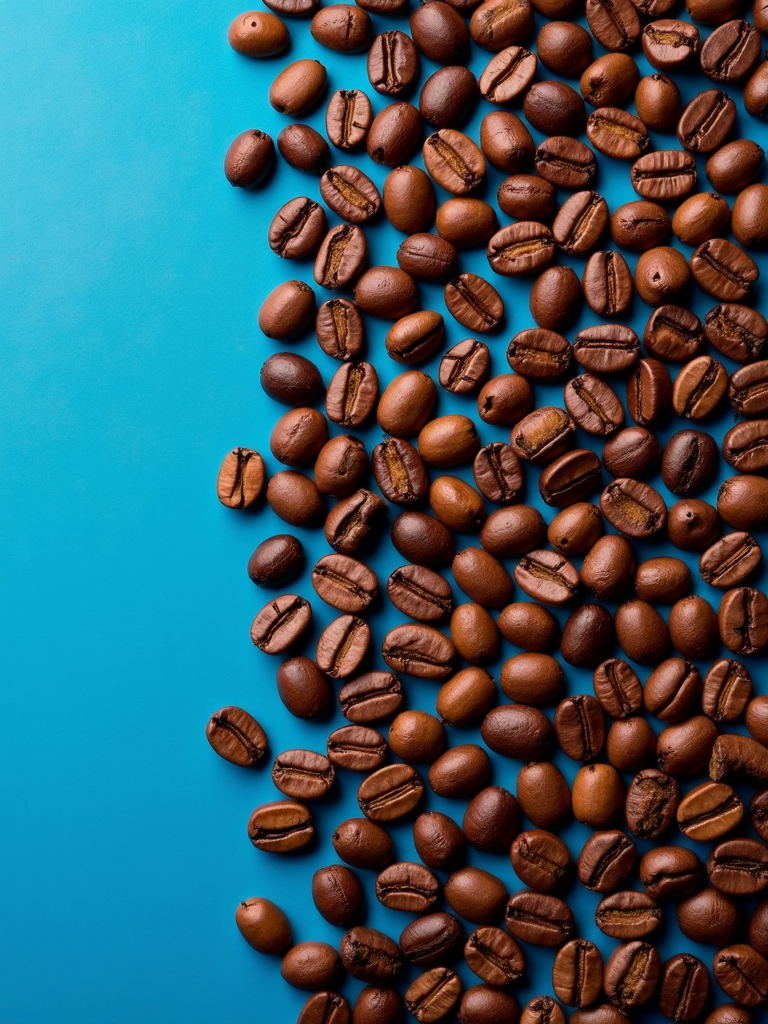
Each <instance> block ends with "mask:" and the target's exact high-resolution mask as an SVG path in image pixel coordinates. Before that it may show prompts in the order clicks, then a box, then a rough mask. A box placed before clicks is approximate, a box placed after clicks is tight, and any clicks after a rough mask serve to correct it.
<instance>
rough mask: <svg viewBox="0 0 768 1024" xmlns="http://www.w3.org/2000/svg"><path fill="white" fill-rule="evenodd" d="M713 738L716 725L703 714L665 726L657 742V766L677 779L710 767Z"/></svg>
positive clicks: (715, 733) (696, 773)
mask: <svg viewBox="0 0 768 1024" xmlns="http://www.w3.org/2000/svg"><path fill="white" fill-rule="evenodd" d="M716 737H717V726H716V725H715V724H714V722H712V721H710V719H708V718H707V717H706V716H705V715H694V717H693V718H689V719H688V721H686V722H680V723H678V724H676V725H669V726H667V728H666V729H664V731H663V732H662V733H661V734H660V735H659V738H658V740H657V743H656V757H657V761H658V764H659V767H660V768H661V769H662V770H663V771H665V772H666V773H667V774H668V775H674V776H675V777H676V778H689V777H690V776H692V775H698V774H699V773H700V772H703V771H704V770H705V768H706V767H707V765H708V764H709V760H710V757H711V755H712V747H713V745H714V742H715V739H716Z"/></svg>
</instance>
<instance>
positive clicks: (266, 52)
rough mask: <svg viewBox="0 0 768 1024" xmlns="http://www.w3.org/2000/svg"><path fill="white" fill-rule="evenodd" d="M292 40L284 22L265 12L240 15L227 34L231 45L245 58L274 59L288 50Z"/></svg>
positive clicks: (249, 12) (247, 12)
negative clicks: (277, 54)
mask: <svg viewBox="0 0 768 1024" xmlns="http://www.w3.org/2000/svg"><path fill="white" fill-rule="evenodd" d="M290 38H291V37H290V35H289V33H288V28H287V26H286V25H285V24H284V22H282V21H280V19H279V18H276V17H275V15H274V14H268V13H266V12H265V11H246V13H245V14H240V15H238V17H236V18H235V19H234V21H233V22H232V23H231V24H230V26H229V31H228V32H227V40H228V41H229V45H230V46H231V47H232V49H233V50H235V51H236V52H237V53H242V54H243V56H244V57H273V56H274V55H275V54H276V53H280V52H281V50H284V49H285V48H286V46H287V45H288V43H289V42H290Z"/></svg>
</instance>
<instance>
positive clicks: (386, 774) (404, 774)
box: [357, 764, 424, 821]
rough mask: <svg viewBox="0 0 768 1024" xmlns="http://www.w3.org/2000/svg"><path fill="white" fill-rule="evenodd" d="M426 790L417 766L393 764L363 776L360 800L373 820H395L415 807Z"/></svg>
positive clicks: (368, 816) (359, 790) (359, 793)
mask: <svg viewBox="0 0 768 1024" xmlns="http://www.w3.org/2000/svg"><path fill="white" fill-rule="evenodd" d="M423 792H424V785H423V783H422V781H421V778H420V777H419V774H418V772H417V771H416V770H415V769H414V768H412V767H411V766H410V765H406V764H392V765H388V766H387V767H386V768H379V770H378V771H375V772H373V774H372V775H369V776H368V778H367V779H364V780H363V782H362V783H361V784H360V786H359V788H358V790H357V802H358V804H359V805H360V810H361V811H362V812H363V814H364V815H365V816H366V817H367V818H369V819H370V820H371V821H395V820H396V819H398V818H402V817H403V816H404V815H406V814H408V813H409V811H412V810H413V808H414V807H415V806H416V805H417V804H418V802H419V801H420V799H421V796H422V793H423Z"/></svg>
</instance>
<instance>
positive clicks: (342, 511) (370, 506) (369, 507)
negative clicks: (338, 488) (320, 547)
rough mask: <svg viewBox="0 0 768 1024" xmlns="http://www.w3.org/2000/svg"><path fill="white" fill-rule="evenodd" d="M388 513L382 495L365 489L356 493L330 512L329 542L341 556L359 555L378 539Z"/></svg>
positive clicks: (327, 525) (340, 502) (343, 499)
mask: <svg viewBox="0 0 768 1024" xmlns="http://www.w3.org/2000/svg"><path fill="white" fill-rule="evenodd" d="M386 511H387V507H386V503H385V502H384V501H383V499H382V498H380V497H379V496H378V494H373V493H372V492H371V491H366V490H364V489H360V490H359V491H355V493H354V494H351V495H350V496H349V497H348V498H342V500H341V501H339V502H338V503H337V504H336V505H335V506H334V507H333V508H332V509H331V511H330V512H329V513H328V516H327V517H326V520H325V539H326V540H327V541H328V543H329V544H330V546H331V547H332V548H333V549H334V551H338V552H339V554H342V555H356V554H358V553H359V552H360V551H362V550H363V549H364V548H365V547H367V546H368V545H369V544H370V542H371V540H372V539H373V538H374V537H375V536H376V534H377V533H378V530H379V527H380V526H381V524H382V523H383V521H384V519H385V517H386Z"/></svg>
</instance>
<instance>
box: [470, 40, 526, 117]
mask: <svg viewBox="0 0 768 1024" xmlns="http://www.w3.org/2000/svg"><path fill="white" fill-rule="evenodd" d="M536 65H537V60H536V57H535V55H534V54H532V53H530V52H529V51H528V50H526V49H525V48H524V47H522V46H508V47H506V48H505V49H504V50H501V51H500V52H499V53H497V54H496V55H495V56H494V57H492V58H491V60H490V61H489V62H488V64H487V65H486V67H485V70H484V71H483V73H482V74H481V75H480V78H479V79H478V83H477V84H478V86H479V87H480V95H481V96H482V97H483V99H486V100H488V102H489V103H509V101H510V100H513V99H514V98H515V97H516V96H519V95H520V94H521V93H523V92H525V90H526V89H527V88H528V86H529V85H530V84H531V82H532V81H533V76H534V75H535V74H536Z"/></svg>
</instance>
